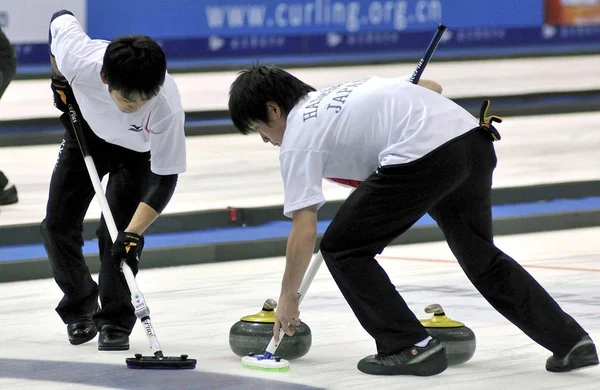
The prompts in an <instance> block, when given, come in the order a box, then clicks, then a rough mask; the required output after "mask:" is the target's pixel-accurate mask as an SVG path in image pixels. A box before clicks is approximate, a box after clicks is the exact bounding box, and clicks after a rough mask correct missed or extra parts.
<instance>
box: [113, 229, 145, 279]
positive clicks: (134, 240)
mask: <svg viewBox="0 0 600 390" xmlns="http://www.w3.org/2000/svg"><path fill="white" fill-rule="evenodd" d="M142 248H144V237H142V236H140V235H138V234H135V233H130V232H119V234H118V235H117V240H116V241H115V243H114V244H113V246H112V254H113V256H114V258H115V261H117V262H118V266H120V265H121V260H124V261H125V262H126V263H127V265H128V266H129V267H130V268H131V270H132V271H133V273H134V275H135V274H136V273H137V271H138V263H139V261H140V256H139V255H140V253H141V251H142Z"/></svg>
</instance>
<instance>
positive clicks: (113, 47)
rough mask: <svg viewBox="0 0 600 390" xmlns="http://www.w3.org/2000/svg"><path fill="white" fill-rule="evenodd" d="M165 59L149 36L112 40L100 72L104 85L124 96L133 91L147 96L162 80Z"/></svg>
mask: <svg viewBox="0 0 600 390" xmlns="http://www.w3.org/2000/svg"><path fill="white" fill-rule="evenodd" d="M166 71H167V59H166V57H165V53H164V52H163V50H162V48H161V47H160V46H159V45H158V44H157V43H156V42H155V41H154V40H153V39H152V38H150V37H147V36H141V35H135V36H129V37H120V38H117V39H115V40H113V41H112V42H111V43H110V44H109V45H108V47H107V48H106V53H104V62H103V63H102V74H103V75H104V77H105V78H106V81H107V83H108V87H109V89H111V90H116V91H118V92H119V93H120V94H121V95H122V96H123V97H124V98H125V99H129V98H130V97H131V95H133V94H136V93H137V94H140V95H141V97H142V98H145V99H147V98H151V97H154V96H156V95H157V94H158V92H159V91H160V88H161V87H162V85H163V83H164V82H165V74H166Z"/></svg>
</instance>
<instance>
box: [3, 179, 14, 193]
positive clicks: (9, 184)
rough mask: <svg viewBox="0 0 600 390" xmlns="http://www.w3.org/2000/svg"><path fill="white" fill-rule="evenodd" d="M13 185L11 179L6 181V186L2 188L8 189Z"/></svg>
mask: <svg viewBox="0 0 600 390" xmlns="http://www.w3.org/2000/svg"><path fill="white" fill-rule="evenodd" d="M12 186H13V183H11V182H10V181H9V182H8V183H6V186H4V188H3V189H2V190H3V191H6V190H8V189H9V188H10V187H12Z"/></svg>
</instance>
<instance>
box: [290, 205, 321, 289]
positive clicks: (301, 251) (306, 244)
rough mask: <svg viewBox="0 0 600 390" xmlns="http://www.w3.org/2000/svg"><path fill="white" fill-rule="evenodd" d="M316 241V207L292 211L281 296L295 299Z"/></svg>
mask: <svg viewBox="0 0 600 390" xmlns="http://www.w3.org/2000/svg"><path fill="white" fill-rule="evenodd" d="M316 239H317V206H316V205H314V206H309V207H306V208H303V209H300V210H297V211H294V213H293V216H292V230H291V232H290V236H289V238H288V242H287V248H286V251H285V258H286V261H285V272H284V273H283V279H282V282H281V295H285V296H290V297H295V296H296V295H297V294H298V289H299V288H300V284H301V283H302V279H303V278H304V274H305V273H306V269H307V268H308V264H309V263H310V259H311V258H312V255H313V252H314V249H315V241H316Z"/></svg>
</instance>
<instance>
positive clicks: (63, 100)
mask: <svg viewBox="0 0 600 390" xmlns="http://www.w3.org/2000/svg"><path fill="white" fill-rule="evenodd" d="M50 88H51V89H52V92H53V93H54V107H56V108H58V109H59V110H60V111H62V112H67V111H69V109H68V107H67V96H69V95H73V89H71V86H70V85H69V83H68V82H67V79H66V78H64V77H62V76H57V75H52V78H51V82H50ZM69 100H70V101H73V100H74V99H72V98H69Z"/></svg>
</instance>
